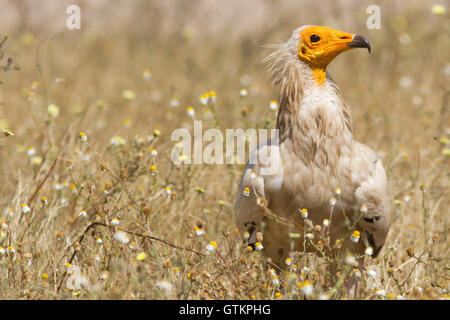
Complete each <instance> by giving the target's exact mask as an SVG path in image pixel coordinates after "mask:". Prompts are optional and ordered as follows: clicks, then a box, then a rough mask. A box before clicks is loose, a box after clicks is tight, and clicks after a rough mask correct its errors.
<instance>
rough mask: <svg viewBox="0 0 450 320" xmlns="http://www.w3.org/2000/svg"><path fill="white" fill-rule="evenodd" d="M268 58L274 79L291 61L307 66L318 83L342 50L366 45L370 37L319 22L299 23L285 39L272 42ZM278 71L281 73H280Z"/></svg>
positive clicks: (365, 46) (277, 77)
mask: <svg viewBox="0 0 450 320" xmlns="http://www.w3.org/2000/svg"><path fill="white" fill-rule="evenodd" d="M275 48H276V49H278V50H276V51H275V52H273V53H272V54H271V55H270V56H269V57H268V58H267V60H271V61H273V64H272V67H271V69H272V70H271V71H272V75H273V80H274V82H279V81H280V80H281V79H282V78H283V76H282V75H281V74H282V73H283V70H284V71H286V67H287V66H289V65H291V66H292V64H293V63H296V64H300V65H302V66H306V67H307V68H308V69H310V70H311V71H312V73H313V75H314V79H315V80H316V81H317V82H318V83H323V82H325V78H326V73H325V72H326V67H327V66H328V64H329V63H330V62H331V61H333V59H334V58H336V57H337V56H338V55H339V54H340V53H341V52H344V51H347V50H350V49H353V48H366V49H367V50H368V51H369V53H370V43H369V41H368V40H367V39H366V38H364V37H363V36H361V35H358V34H353V33H347V32H344V31H339V30H334V29H331V28H328V27H322V26H310V25H306V26H302V27H299V28H297V29H295V30H294V32H293V33H292V36H291V38H290V39H289V41H288V42H286V43H283V44H281V45H276V46H275ZM280 73H281V74H280Z"/></svg>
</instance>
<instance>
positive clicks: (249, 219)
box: [235, 26, 390, 295]
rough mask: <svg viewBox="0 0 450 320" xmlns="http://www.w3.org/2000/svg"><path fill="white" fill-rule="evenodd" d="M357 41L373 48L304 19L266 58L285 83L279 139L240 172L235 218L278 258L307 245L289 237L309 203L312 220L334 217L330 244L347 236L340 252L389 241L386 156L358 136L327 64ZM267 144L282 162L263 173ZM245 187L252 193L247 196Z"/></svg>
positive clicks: (301, 222) (275, 76)
mask: <svg viewBox="0 0 450 320" xmlns="http://www.w3.org/2000/svg"><path fill="white" fill-rule="evenodd" d="M317 39H319V40H317ZM355 47H365V48H367V49H369V51H370V45H369V43H368V41H367V40H366V39H365V38H363V37H361V36H358V35H353V34H348V33H345V32H341V31H337V30H333V29H330V28H326V27H319V26H304V27H301V28H298V29H296V30H295V31H294V33H293V35H292V37H291V38H290V40H289V41H288V42H287V43H284V44H282V45H280V46H277V47H276V50H275V52H274V53H272V54H271V55H270V56H269V57H268V59H267V60H268V61H270V62H271V67H270V71H271V74H272V79H273V82H274V83H275V84H278V85H280V86H281V92H280V98H279V106H280V109H279V113H278V118H277V129H278V130H279V140H277V139H272V140H269V141H267V142H266V143H263V144H261V145H260V146H259V147H258V148H257V149H256V150H255V151H254V152H253V153H252V155H251V159H252V160H256V161H254V164H248V165H247V167H246V169H245V171H244V174H243V176H242V180H241V184H240V188H239V194H238V196H237V200H236V207H235V218H236V222H237V225H238V228H239V230H240V232H241V233H244V232H246V231H247V232H249V234H250V239H249V240H248V241H249V243H250V244H251V243H254V242H255V234H256V232H258V231H262V233H263V236H264V240H263V245H264V251H265V253H266V254H267V255H268V256H269V257H270V258H271V259H272V261H273V262H274V263H276V264H279V265H281V263H282V261H284V259H285V258H287V257H288V255H289V253H290V251H291V250H295V251H301V250H303V249H304V248H303V236H302V237H300V239H301V240H298V239H292V238H290V237H289V234H290V233H300V234H301V235H303V234H304V232H305V230H304V229H303V228H304V225H305V224H304V220H303V219H302V217H301V216H300V215H299V213H298V212H299V210H301V209H302V208H306V209H307V210H308V219H310V220H311V222H312V224H313V225H317V224H319V225H321V224H322V222H323V220H324V219H329V220H330V224H329V232H330V233H329V235H330V239H331V241H330V243H331V244H333V243H334V241H336V239H339V238H343V239H344V241H343V244H342V248H341V251H340V252H341V254H342V255H343V254H345V252H346V251H347V250H350V251H351V252H353V253H357V254H361V255H364V253H365V252H369V253H370V250H368V251H366V249H367V248H368V247H370V248H371V249H372V252H373V253H372V256H373V257H376V256H377V255H378V253H379V252H380V250H381V248H382V246H383V244H384V242H385V239H386V236H387V233H388V230H389V226H390V213H389V201H388V194H387V181H386V174H385V171H384V169H383V166H382V162H381V160H380V159H378V158H377V156H376V154H375V152H374V151H372V150H371V149H370V148H369V147H367V146H365V145H363V144H361V143H359V142H357V141H355V140H354V139H353V134H352V121H351V115H350V109H349V108H348V106H347V105H346V104H345V102H344V101H343V97H342V95H341V93H340V91H339V89H338V88H337V86H336V85H335V83H334V82H333V81H332V80H331V79H330V78H329V76H328V75H326V71H325V70H326V66H327V65H328V63H330V62H331V61H332V60H333V59H334V57H336V56H337V55H338V54H339V53H340V52H342V51H345V50H348V49H350V48H355ZM267 151H270V152H271V155H272V158H271V159H272V161H273V162H272V163H271V165H274V163H276V167H277V170H276V172H275V173H272V174H264V173H263V172H262V171H263V170H264V168H265V167H267V164H266V165H264V164H263V163H262V161H261V158H260V157H259V156H260V155H264V154H265V153H266V152H267ZM250 162H251V161H250ZM251 173H253V174H252V175H251ZM246 187H247V188H249V189H250V191H251V192H250V195H249V196H244V195H243V190H244V188H246ZM336 188H338V189H336ZM336 190H340V193H339V195H337V194H336V192H335V191H336ZM333 197H334V198H335V202H336V203H335V204H334V206H333V205H332V202H333V201H331V203H330V199H332V198H333ZM345 216H347V218H348V219H349V221H350V222H351V223H350V224H352V223H355V226H354V228H353V229H350V228H349V227H348V226H347V225H346V224H345V221H346V218H345ZM354 230H357V231H359V232H360V239H361V240H360V241H358V242H357V243H355V242H353V241H351V239H350V234H351V233H352V231H354ZM312 233H313V232H312ZM292 243H293V244H294V246H293V247H292ZM306 250H313V248H312V246H307V247H306ZM330 251H333V249H332V248H331V247H330V248H329V249H328V253H329V254H332V252H330ZM360 262H362V261H360ZM361 266H362V263H360V267H361ZM349 285H350V287H351V289H352V290H353V291H352V292H353V295H354V294H356V290H357V281H355V279H353V280H352V279H350V284H349Z"/></svg>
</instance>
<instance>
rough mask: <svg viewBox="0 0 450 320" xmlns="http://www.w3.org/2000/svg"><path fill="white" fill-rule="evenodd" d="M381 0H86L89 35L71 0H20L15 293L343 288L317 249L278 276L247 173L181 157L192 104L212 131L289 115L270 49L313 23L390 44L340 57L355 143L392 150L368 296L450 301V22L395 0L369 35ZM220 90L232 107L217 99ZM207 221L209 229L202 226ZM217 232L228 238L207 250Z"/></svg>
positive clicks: (6, 262) (6, 174)
mask: <svg viewBox="0 0 450 320" xmlns="http://www.w3.org/2000/svg"><path fill="white" fill-rule="evenodd" d="M373 2H376V1H372V2H364V1H338V2H334V1H333V2H331V1H330V2H329V3H323V2H320V4H318V2H317V1H313V2H309V3H302V2H300V1H295V2H294V1H292V2H291V1H289V2H288V1H280V2H277V3H275V2H272V1H245V2H244V3H243V4H241V2H240V1H230V2H229V4H227V5H226V6H225V5H224V4H223V2H220V1H195V2H191V1H176V2H175V1H151V2H150V1H142V2H139V1H134V2H133V5H130V4H129V2H128V1H122V2H114V3H115V4H114V6H111V7H110V6H109V5H108V2H106V3H105V2H100V1H96V5H89V4H88V3H87V2H82V1H80V2H79V3H80V6H81V10H82V15H83V16H82V17H83V21H82V29H81V30H80V31H70V30H67V29H65V19H66V17H67V15H66V14H65V7H66V5H67V3H65V1H56V0H55V1H46V5H44V6H41V7H40V8H34V7H33V1H14V3H13V1H11V2H6V3H3V4H2V6H3V9H4V8H5V6H8V5H9V7H8V10H9V13H10V14H9V18H7V17H6V16H5V17H2V16H4V15H6V11H5V10H0V12H1V13H0V37H3V35H4V34H6V33H8V34H9V38H8V40H7V41H6V42H5V43H4V44H3V47H2V48H1V50H2V51H3V52H4V58H3V60H1V63H0V65H2V66H3V65H5V64H6V63H7V58H8V57H12V59H13V62H12V64H11V66H10V67H11V68H9V69H10V70H8V71H6V72H4V71H0V77H1V79H0V80H1V81H2V84H1V85H0V127H1V128H5V129H9V130H11V131H12V132H13V133H14V135H13V136H9V137H3V138H1V140H0V157H1V160H2V161H1V162H0V175H1V177H2V183H1V185H0V210H1V211H0V221H1V223H0V225H1V231H0V237H1V239H0V245H1V247H2V248H3V249H5V251H4V253H1V254H0V298H1V299H72V298H73V299H117V298H118V299H164V298H173V299H225V298H229V299H248V298H255V299H272V298H284V299H291V298H292V299H298V298H300V299H301V298H303V297H304V291H303V290H302V288H304V287H302V286H298V283H302V284H305V282H304V281H309V282H310V283H311V284H312V285H313V286H314V293H313V296H312V297H313V298H318V297H319V296H320V295H321V294H324V293H327V294H328V295H329V297H330V298H341V297H342V287H341V286H340V283H339V282H338V283H337V284H336V282H335V281H332V280H331V281H330V278H329V277H327V276H326V270H325V268H324V265H326V263H324V261H323V260H321V259H319V258H317V257H316V256H314V255H313V254H303V253H297V254H296V255H295V259H294V261H293V265H291V267H290V270H289V271H286V270H276V273H277V277H278V281H279V284H277V281H274V276H273V275H272V274H271V272H270V271H269V270H270V269H271V268H272V266H271V265H270V264H269V263H268V262H267V261H266V260H265V258H264V256H263V255H262V254H261V252H258V251H255V252H248V251H247V250H246V248H245V246H243V244H242V242H241V240H240V237H239V236H238V234H237V233H236V227H235V224H234V221H233V202H234V199H235V196H236V192H237V186H238V182H239V178H240V174H241V172H242V167H241V166H239V165H215V166H212V165H192V166H187V165H186V166H183V165H182V166H177V165H175V164H173V163H172V162H171V161H170V152H171V150H172V148H173V146H174V143H173V142H171V141H170V135H171V132H172V131H173V130H174V129H176V128H180V127H186V128H192V119H191V117H189V116H188V115H187V113H186V108H187V107H188V106H193V107H194V110H195V112H196V115H195V118H196V119H198V120H203V127H204V129H205V128H208V127H218V128H220V129H221V130H224V129H225V128H248V127H263V126H268V127H273V126H274V120H275V114H274V112H273V111H270V110H269V103H270V101H271V100H276V99H277V91H276V88H271V86H270V84H269V81H268V77H267V76H266V71H265V68H266V66H265V65H264V64H262V63H261V61H262V60H263V58H264V57H265V56H266V55H268V54H269V52H270V50H268V49H265V48H263V47H261V46H262V45H264V44H267V43H274V42H276V41H278V40H286V39H287V38H288V37H289V36H290V34H291V31H292V30H293V29H294V28H295V27H297V26H299V25H303V24H322V25H329V26H332V27H335V28H337V29H341V30H345V31H349V32H355V33H361V34H364V35H366V36H367V38H368V39H370V41H371V43H372V47H373V52H372V54H371V55H370V56H368V55H367V54H366V53H365V52H362V51H357V50H355V51H354V52H350V53H346V54H343V55H342V56H341V57H339V58H338V59H336V61H334V62H333V63H332V65H331V66H330V68H329V69H330V70H329V71H330V72H331V74H332V75H333V76H334V80H335V81H336V82H337V84H338V85H339V87H340V88H341V90H342V92H343V94H344V96H345V98H346V100H347V102H348V104H349V105H350V106H351V108H352V112H353V119H354V133H355V137H356V138H357V140H359V141H362V142H364V143H366V144H368V145H369V146H370V147H372V148H373V149H374V150H376V151H377V152H379V154H380V156H381V157H382V159H383V162H384V164H385V167H386V169H387V172H388V176H389V185H390V190H391V195H390V197H391V200H392V203H393V206H392V207H393V209H392V210H393V211H392V216H393V223H392V228H391V231H390V234H389V236H388V239H387V244H386V246H385V248H384V249H383V251H382V253H381V254H380V256H379V257H378V258H377V259H375V260H373V259H371V258H366V265H367V266H368V267H367V268H368V269H370V270H375V269H376V272H377V273H376V275H373V274H372V273H371V272H365V273H364V274H363V275H362V278H363V290H362V296H361V297H362V298H363V299H390V298H392V299H395V298H396V297H397V296H398V295H401V296H402V297H404V298H406V299H439V298H445V297H446V298H448V294H449V291H450V274H449V268H450V263H449V240H450V239H449V234H450V233H449V231H450V230H449V220H450V215H449V210H448V208H449V205H450V203H449V186H450V184H449V138H450V127H449V120H450V117H449V110H448V95H449V90H450V87H449V68H450V65H449V63H450V60H449V56H448V52H449V51H450V46H449V38H448V35H449V31H450V30H449V29H450V27H449V21H450V20H449V15H448V13H446V14H444V15H435V14H433V13H432V12H431V10H430V9H431V4H428V3H422V1H408V2H403V1H402V2H400V1H389V2H386V1H380V3H379V5H380V7H381V10H382V12H381V13H382V27H383V29H382V30H367V29H366V27H365V20H366V18H367V14H366V13H365V9H366V8H367V6H368V5H369V4H372V3H373ZM227 3H228V2H227ZM27 8H28V10H26V9H27ZM447 10H448V8H447ZM119 13H121V14H120V15H118V14H119ZM20 19H24V20H22V21H24V22H23V23H20V21H21V20H20ZM15 63H18V64H19V65H20V70H14V66H15V65H14V64H15ZM145 69H149V70H151V74H152V76H151V79H150V80H145V79H144V78H143V76H142V73H143V71H144V70H145ZM56 79H60V80H56ZM61 79H62V80H61ZM242 88H246V89H248V91H249V95H248V96H247V97H240V95H239V91H240V90H241V89H242ZM127 89H128V90H131V91H132V93H134V95H135V96H133V94H132V93H130V92H125V93H124V90H127ZM211 90H214V91H216V93H217V101H216V102H215V103H214V104H213V105H209V106H206V107H205V106H202V105H201V104H200V103H199V100H198V97H199V96H200V95H201V94H203V93H205V92H209V91H211ZM127 98H128V99H127ZM174 98H175V99H178V101H179V103H180V105H179V106H178V107H171V106H170V104H171V100H172V99H174ZM51 104H55V105H56V106H58V107H59V113H58V114H56V113H57V112H56V111H55V109H54V108H53V109H52V108H50V110H49V109H48V106H49V105H51ZM212 107H213V108H214V110H215V112H216V118H212V119H211V118H210V117H209V115H210V114H211V113H210V112H211V109H212ZM52 114H53V115H52ZM155 129H156V130H159V131H160V133H161V134H160V135H159V136H157V135H158V134H156V135H155V131H154V130H155ZM80 132H84V133H85V134H86V136H87V142H82V141H81V139H80V138H79V133H80ZM156 133H158V132H157V131H156ZM113 138H114V139H115V142H116V145H115V144H113V143H111V139H113ZM30 148H34V151H35V153H34V154H31V153H33V152H30ZM152 149H155V150H157V153H158V154H157V155H156V156H154V155H152V154H151V150H152ZM152 165H154V166H156V169H157V172H156V175H154V176H153V175H152V174H151V172H150V166H152ZM167 187H170V188H171V194H170V195H169V194H167V192H166V188H167ZM105 190H106V191H107V193H105ZM42 197H46V198H47V201H48V203H45V201H44V202H43V201H42V200H41V199H42ZM23 203H26V204H27V205H28V206H29V208H30V209H31V211H30V212H28V213H23V210H22V206H21V205H22V204H23ZM82 210H85V211H86V217H83V216H80V215H79V213H80V212H81V211H82ZM115 218H117V219H118V220H119V224H118V225H114V224H112V223H111V222H112V220H113V219H115ZM200 224H201V226H202V229H203V230H204V231H205V232H206V233H205V234H204V235H202V236H197V235H196V234H195V230H194V228H195V227H196V225H200ZM118 230H123V231H125V232H126V233H125V235H123V234H122V235H121V236H122V238H120V239H122V240H123V238H124V237H126V238H127V239H128V240H129V242H128V243H126V244H124V243H121V242H120V241H118V240H117V234H116V232H117V231H118ZM115 235H116V237H115ZM98 238H101V240H102V243H98V241H97V239H98ZM120 239H119V240H120ZM210 241H216V242H217V249H216V250H215V252H213V253H211V254H209V255H205V253H206V251H205V246H206V245H207V244H208V243H209V242H210ZM8 248H9V249H8ZM183 248H184V249H183ZM11 249H14V252H12V251H11ZM142 253H145V254H142ZM67 263H70V264H71V265H72V266H67V265H66V264H67ZM304 267H307V268H304ZM285 269H289V268H285ZM78 271H80V273H78ZM343 271H345V270H344V269H343ZM370 274H372V276H370ZM74 279H75V280H76V281H75V282H76V283H75V285H71V281H70V280H74ZM334 280H336V279H334ZM376 289H382V290H384V292H385V294H384V295H381V292H380V291H378V292H377V291H376Z"/></svg>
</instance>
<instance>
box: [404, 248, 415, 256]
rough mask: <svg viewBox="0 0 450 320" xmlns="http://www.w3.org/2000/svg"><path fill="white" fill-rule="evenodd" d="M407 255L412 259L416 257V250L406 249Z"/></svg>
mask: <svg viewBox="0 0 450 320" xmlns="http://www.w3.org/2000/svg"><path fill="white" fill-rule="evenodd" d="M406 253H407V254H408V257H410V258H412V257H414V250H413V249H411V248H408V249H406Z"/></svg>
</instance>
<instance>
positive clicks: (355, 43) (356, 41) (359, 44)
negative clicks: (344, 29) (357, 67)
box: [347, 34, 370, 53]
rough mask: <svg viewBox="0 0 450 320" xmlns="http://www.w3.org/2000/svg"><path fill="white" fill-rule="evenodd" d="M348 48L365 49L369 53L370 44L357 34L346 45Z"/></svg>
mask: <svg viewBox="0 0 450 320" xmlns="http://www.w3.org/2000/svg"><path fill="white" fill-rule="evenodd" d="M347 46H348V47H349V48H367V51H369V53H370V43H369V40H367V39H366V38H364V37H363V36H360V35H359V34H355V35H354V36H353V39H352V41H351V42H349V43H348V44H347Z"/></svg>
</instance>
